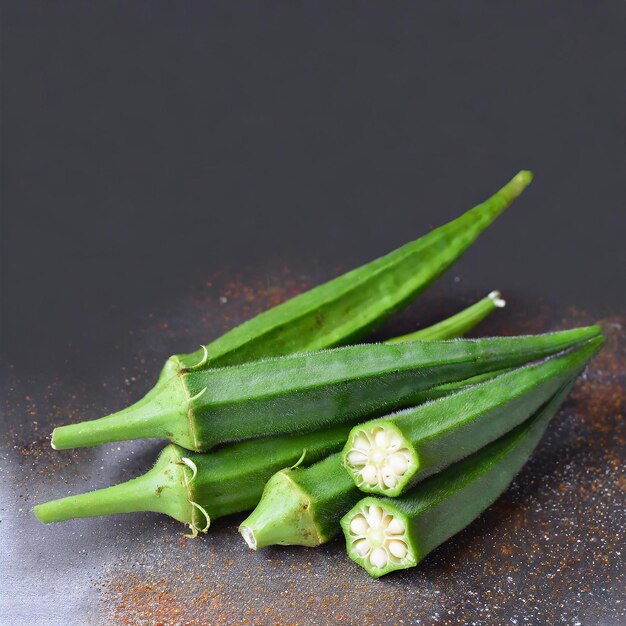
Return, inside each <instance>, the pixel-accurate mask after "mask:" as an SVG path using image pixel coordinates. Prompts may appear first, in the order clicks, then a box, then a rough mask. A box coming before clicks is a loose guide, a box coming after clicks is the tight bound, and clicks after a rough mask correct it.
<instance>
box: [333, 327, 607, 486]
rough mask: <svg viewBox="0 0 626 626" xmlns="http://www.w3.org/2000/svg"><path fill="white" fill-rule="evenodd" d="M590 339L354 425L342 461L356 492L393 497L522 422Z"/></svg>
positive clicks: (598, 342) (574, 367) (595, 342)
mask: <svg viewBox="0 0 626 626" xmlns="http://www.w3.org/2000/svg"><path fill="white" fill-rule="evenodd" d="M603 343H604V339H603V338H602V337H596V338H594V339H592V340H591V341H589V342H588V344H586V345H584V346H582V347H579V348H575V349H572V350H570V351H569V352H566V353H565V354H562V355H561V356H558V357H555V358H552V359H548V360H547V361H544V362H541V363H535V364H532V365H528V366H526V367H521V368H518V369H515V370H512V371H510V372H509V373H506V374H502V375H501V376H498V377H496V378H492V379H491V380H488V381H486V382H483V383H480V384H477V385H472V386H471V387H466V388H465V389H463V390H461V391H459V392H458V393H455V394H453V395H451V396H448V397H445V398H441V399H439V400H435V401H433V402H427V403H426V404H422V405H420V406H417V407H412V408H410V409H406V410H404V411H399V412H397V413H395V414H392V415H389V416H385V417H384V418H381V419H374V420H370V421H368V422H364V423H363V424H359V425H358V426H355V427H354V428H353V429H352V431H351V432H350V436H349V437H348V441H347V443H346V446H345V448H344V450H343V453H342V454H343V465H344V467H345V468H346V470H347V471H348V473H349V474H350V476H352V479H353V480H354V483H355V484H356V486H357V487H359V489H360V490H361V491H365V492H368V493H376V494H381V495H386V496H389V497H395V496H398V495H400V494H401V493H402V492H403V491H404V490H406V489H407V488H408V487H410V486H411V485H413V484H415V483H416V482H418V481H420V480H423V479H424V478H426V477H427V476H429V475H431V474H434V473H436V472H438V471H440V470H441V469H443V468H444V467H446V466H448V465H451V464H452V463H454V462H456V461H458V460H460V459H462V458H463V457H465V456H468V455H469V454H471V453H473V452H475V451H476V450H479V449H480V448H482V447H483V446H485V445H487V444H488V443H490V442H491V441H494V440H495V439H497V438H498V437H500V436H502V435H503V434H504V433H506V432H508V431H509V430H511V429H512V428H514V427H515V426H517V425H519V424H521V423H522V422H523V421H524V420H526V419H528V417H529V416H530V415H532V414H533V413H534V412H535V411H536V410H537V409H538V408H539V407H540V406H541V405H543V404H544V403H545V402H547V401H548V399H549V398H550V397H551V396H552V395H554V394H555V393H556V391H557V390H558V389H559V388H560V387H562V386H563V385H564V384H565V383H566V382H567V381H568V380H570V379H571V378H572V377H574V376H576V375H577V374H578V372H579V371H580V370H582V369H583V368H584V367H585V364H586V363H587V361H588V360H589V359H590V358H591V357H592V356H593V355H594V354H595V353H596V352H597V350H598V349H599V348H600V347H601V346H602V344H603Z"/></svg>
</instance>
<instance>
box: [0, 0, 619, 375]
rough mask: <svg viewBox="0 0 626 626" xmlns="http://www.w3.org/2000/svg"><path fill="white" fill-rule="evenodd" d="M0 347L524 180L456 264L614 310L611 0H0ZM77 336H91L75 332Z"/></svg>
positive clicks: (412, 224)
mask: <svg viewBox="0 0 626 626" xmlns="http://www.w3.org/2000/svg"><path fill="white" fill-rule="evenodd" d="M2 4H3V19H2V22H3V36H2V46H3V50H2V52H3V54H2V57H3V98H2V99H3V102H2V104H3V106H2V108H3V142H2V143H3V148H2V153H3V154H2V157H3V158H2V162H3V168H2V176H3V179H2V183H3V184H2V205H3V217H2V219H3V222H2V256H3V259H2V260H3V262H2V271H3V274H2V291H3V293H2V314H3V317H2V351H3V353H4V354H5V356H7V357H8V358H9V360H10V361H12V362H14V363H16V364H19V365H26V364H28V366H29V367H41V368H50V369H51V370H55V369H56V368H58V366H59V365H60V364H61V363H63V352H64V350H65V348H66V346H67V344H68V343H73V344H76V345H79V346H80V353H81V356H82V355H85V356H87V355H88V354H92V353H93V352H94V351H100V350H101V349H102V348H103V347H105V346H106V345H107V343H108V342H110V341H111V339H112V338H113V337H115V336H117V335H119V334H120V332H121V331H122V330H123V329H124V328H126V326H127V323H128V322H127V320H128V319H129V317H130V316H132V315H133V314H134V313H136V312H143V311H146V310H150V309H151V307H152V306H153V305H155V304H156V305H158V306H167V304H168V303H169V302H171V301H174V300H176V298H177V297H178V296H180V295H181V294H185V293H187V292H188V291H189V289H190V288H192V287H193V286H194V285H195V284H197V283H198V281H202V280H203V279H204V278H205V277H206V275H207V273H208V272H210V271H211V270H212V269H214V268H216V267H220V268H221V267H225V266H228V267H231V268H239V267H241V266H244V265H255V266H259V267H260V266H262V265H263V264H265V263H267V262H268V259H277V260H279V261H283V260H284V261H286V262H292V261H293V260H294V259H298V260H302V261H303V264H304V265H306V264H307V263H310V262H311V261H312V260H319V261H320V262H323V263H325V264H330V265H331V266H335V265H339V264H342V265H343V264H345V265H348V266H351V265H353V264H354V263H356V262H361V261H364V260H366V259H369V258H371V257H372V256H373V255H374V254H378V253H382V252H385V251H387V250H389V249H390V248H392V247H394V246H396V245H398V244H400V243H403V242H404V241H406V239H407V238H408V237H410V236H413V235H414V234H417V233H419V232H422V231H423V230H424V229H425V228H427V227H429V226H431V225H434V224H438V223H441V222H443V221H445V220H447V219H449V218H451V217H452V216H455V215H457V214H458V213H459V212H460V211H462V210H464V209H465V208H468V207H469V206H470V205H472V204H473V203H475V202H477V201H479V200H481V199H482V198H484V197H485V196H487V195H489V194H490V193H491V192H492V190H494V189H495V188H497V186H499V185H500V184H501V183H503V182H504V181H506V180H507V179H508V178H509V177H510V176H512V175H513V174H514V173H515V172H516V171H517V170H518V169H521V168H528V169H532V170H534V171H535V173H536V181H535V183H534V184H533V187H532V189H531V190H529V192H528V197H527V199H526V198H525V199H524V205H523V207H520V209H519V211H517V212H511V213H510V214H509V215H507V216H506V217H505V218H504V219H502V220H501V222H500V224H499V226H498V230H497V231H496V230H495V229H494V230H493V231H491V232H489V233H488V234H487V235H486V236H485V237H484V239H483V241H482V244H481V248H480V250H476V251H472V252H471V253H470V254H468V255H467V258H466V260H465V265H464V269H465V270H466V272H467V274H468V275H471V276H472V277H473V279H476V280H478V278H479V279H480V282H481V283H483V284H485V285H486V286H490V285H502V288H504V286H506V287H507V288H508V289H509V290H510V289H519V290H520V291H523V293H524V294H525V295H527V296H528V297H536V296H545V295H546V294H548V293H549V294H552V295H554V296H555V297H557V298H563V299H565V300H568V301H572V302H577V303H579V304H581V305H584V306H588V307H594V308H595V307H597V308H598V309H603V308H606V307H610V306H611V305H613V304H615V303H619V304H623V303H624V302H625V301H626V296H624V289H623V287H624V267H626V252H625V247H624V245H623V238H624V235H625V234H626V217H625V215H626V213H625V211H624V173H625V172H626V158H625V154H626V152H625V150H624V139H625V136H626V134H625V122H624V120H625V119H626V116H625V115H624V113H625V111H626V106H625V104H626V92H625V84H626V81H625V80H624V78H625V76H626V73H625V71H624V70H625V63H624V60H625V54H624V41H623V37H624V31H625V26H626V20H625V17H626V8H625V6H624V3H623V2H582V3H581V2H569V1H568V2H549V3H546V2H471V3H468V2H446V1H444V2H441V1H440V0H437V1H436V2H435V1H433V2H424V1H421V2H396V3H393V6H391V5H389V4H387V3H382V2H338V3H335V2H321V3H320V2H244V3H233V2H187V3H177V2H71V1H70V2H68V1H67V0H64V1H63V2H60V3H56V2H32V1H24V0H19V1H15V2H7V1H5V2H3V3H2ZM96 329H97V330H96Z"/></svg>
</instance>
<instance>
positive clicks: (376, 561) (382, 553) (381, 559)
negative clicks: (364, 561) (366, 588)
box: [370, 548, 389, 569]
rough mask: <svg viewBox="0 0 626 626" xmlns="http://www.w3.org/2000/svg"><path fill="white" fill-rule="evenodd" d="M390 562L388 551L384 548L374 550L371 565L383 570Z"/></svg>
mask: <svg viewBox="0 0 626 626" xmlns="http://www.w3.org/2000/svg"><path fill="white" fill-rule="evenodd" d="M388 561H389V556H388V554H387V550H385V549H384V548H375V549H374V550H372V554H371V556H370V563H371V564H372V565H373V566H374V567H378V568H381V569H382V568H383V567H385V565H387V563H388Z"/></svg>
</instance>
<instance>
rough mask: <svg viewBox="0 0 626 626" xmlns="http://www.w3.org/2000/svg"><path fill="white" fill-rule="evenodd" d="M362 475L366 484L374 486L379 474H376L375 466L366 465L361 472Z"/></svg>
mask: <svg viewBox="0 0 626 626" xmlns="http://www.w3.org/2000/svg"><path fill="white" fill-rule="evenodd" d="M361 475H362V476H363V480H364V481H365V482H366V483H369V484H372V485H373V484H374V483H375V482H376V479H377V472H376V468H375V467H374V466H373V465H366V466H365V467H364V468H363V469H362V470H361Z"/></svg>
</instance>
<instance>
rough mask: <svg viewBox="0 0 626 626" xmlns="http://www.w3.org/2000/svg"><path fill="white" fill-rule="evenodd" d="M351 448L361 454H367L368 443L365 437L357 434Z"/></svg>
mask: <svg viewBox="0 0 626 626" xmlns="http://www.w3.org/2000/svg"><path fill="white" fill-rule="evenodd" d="M352 447H353V448H356V449H357V450H361V451H362V452H367V451H368V450H369V448H370V442H369V441H368V440H367V437H366V436H365V435H364V434H362V433H359V434H358V435H357V436H356V437H355V438H354V441H353V442H352Z"/></svg>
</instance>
